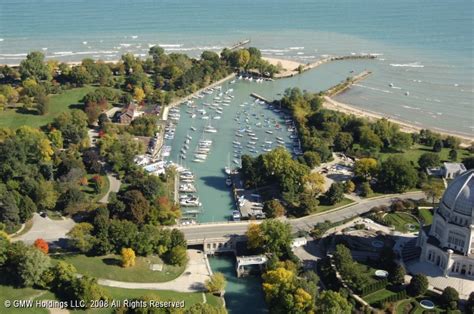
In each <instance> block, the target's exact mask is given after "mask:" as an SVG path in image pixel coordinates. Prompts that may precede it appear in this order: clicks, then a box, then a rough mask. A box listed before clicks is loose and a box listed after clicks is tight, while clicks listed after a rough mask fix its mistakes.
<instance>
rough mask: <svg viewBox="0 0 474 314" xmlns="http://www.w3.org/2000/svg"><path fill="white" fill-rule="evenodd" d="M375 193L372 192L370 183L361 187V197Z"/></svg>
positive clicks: (364, 183)
mask: <svg viewBox="0 0 474 314" xmlns="http://www.w3.org/2000/svg"><path fill="white" fill-rule="evenodd" d="M372 193H374V191H373V190H372V188H371V186H370V183H369V182H363V183H362V184H361V186H360V195H361V196H363V197H367V196H369V195H370V194H372Z"/></svg>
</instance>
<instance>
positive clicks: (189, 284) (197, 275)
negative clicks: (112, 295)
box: [98, 250, 210, 292]
mask: <svg viewBox="0 0 474 314" xmlns="http://www.w3.org/2000/svg"><path fill="white" fill-rule="evenodd" d="M187 252H188V257H189V262H188V265H187V266H186V269H185V270H184V272H183V273H182V274H181V276H179V277H178V278H176V279H173V280H171V281H167V282H149V283H141V282H124V281H116V280H108V279H99V280H98V282H99V284H101V285H103V286H108V287H117V288H124V289H147V290H172V291H177V292H197V291H205V287H204V283H205V281H206V280H207V279H209V278H210V273H209V270H208V267H207V257H206V255H205V254H204V253H203V252H202V251H198V250H187Z"/></svg>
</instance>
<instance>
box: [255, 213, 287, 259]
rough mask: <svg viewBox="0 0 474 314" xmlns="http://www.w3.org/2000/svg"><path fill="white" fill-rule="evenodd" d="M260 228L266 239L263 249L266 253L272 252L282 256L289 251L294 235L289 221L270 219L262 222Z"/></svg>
mask: <svg viewBox="0 0 474 314" xmlns="http://www.w3.org/2000/svg"><path fill="white" fill-rule="evenodd" d="M260 228H261V230H262V234H263V239H264V244H263V250H264V251H265V252H266V253H270V252H271V253H273V254H275V256H277V257H280V256H282V255H284V254H286V253H287V252H288V251H289V247H290V245H291V241H292V240H293V237H292V235H291V226H290V225H289V224H288V223H285V222H281V221H279V220H275V219H270V220H265V221H264V222H263V223H261V224H260Z"/></svg>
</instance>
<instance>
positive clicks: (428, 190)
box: [421, 180, 444, 205]
mask: <svg viewBox="0 0 474 314" xmlns="http://www.w3.org/2000/svg"><path fill="white" fill-rule="evenodd" d="M421 189H422V190H423V192H424V193H425V195H426V197H427V198H428V199H431V202H432V204H433V205H434V203H435V201H436V200H438V199H439V198H440V197H441V196H442V195H443V191H444V184H443V183H442V182H440V181H435V180H429V181H428V182H426V183H425V184H423V185H422V186H421Z"/></svg>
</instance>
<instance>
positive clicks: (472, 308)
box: [465, 292, 474, 314]
mask: <svg viewBox="0 0 474 314" xmlns="http://www.w3.org/2000/svg"><path fill="white" fill-rule="evenodd" d="M465 309H466V313H467V314H473V313H474V292H471V294H469V298H468V299H467V302H466V307H465Z"/></svg>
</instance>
